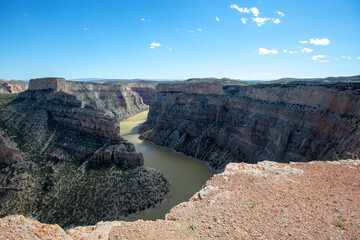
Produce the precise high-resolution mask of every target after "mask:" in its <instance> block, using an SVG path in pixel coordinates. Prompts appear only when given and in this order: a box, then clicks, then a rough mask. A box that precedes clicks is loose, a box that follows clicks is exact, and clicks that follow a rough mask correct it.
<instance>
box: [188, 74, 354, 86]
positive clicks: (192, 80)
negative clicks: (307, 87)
mask: <svg viewBox="0 0 360 240" xmlns="http://www.w3.org/2000/svg"><path fill="white" fill-rule="evenodd" d="M185 82H190V83H205V82H206V83H218V84H221V85H238V86H249V85H255V84H287V83H292V84H306V83H354V82H360V75H356V76H349V77H343V76H342V77H327V78H282V79H278V80H272V81H261V80H253V81H250V80H235V79H230V78H211V77H209V78H190V79H188V80H186V81H185Z"/></svg>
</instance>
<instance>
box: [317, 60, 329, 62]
mask: <svg viewBox="0 0 360 240" xmlns="http://www.w3.org/2000/svg"><path fill="white" fill-rule="evenodd" d="M319 62H329V60H319Z"/></svg>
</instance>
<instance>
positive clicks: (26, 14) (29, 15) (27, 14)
mask: <svg viewBox="0 0 360 240" xmlns="http://www.w3.org/2000/svg"><path fill="white" fill-rule="evenodd" d="M24 16H25V17H32V15H31V14H29V13H24Z"/></svg>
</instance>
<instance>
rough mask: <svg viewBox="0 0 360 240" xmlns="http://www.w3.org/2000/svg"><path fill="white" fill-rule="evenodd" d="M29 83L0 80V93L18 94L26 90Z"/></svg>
mask: <svg viewBox="0 0 360 240" xmlns="http://www.w3.org/2000/svg"><path fill="white" fill-rule="evenodd" d="M28 86H29V82H25V81H20V80H10V81H6V80H4V79H0V93H20V92H24V91H26V90H27V89H28Z"/></svg>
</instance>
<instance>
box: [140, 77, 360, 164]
mask: <svg viewBox="0 0 360 240" xmlns="http://www.w3.org/2000/svg"><path fill="white" fill-rule="evenodd" d="M359 89H360V84H359V83H346V84H345V83H344V84H258V85H253V86H248V87H241V86H221V85H218V84H210V83H200V84H198V83H168V84H159V85H158V86H157V93H156V97H155V99H154V100H153V102H152V104H151V107H150V112H149V115H148V119H147V121H146V122H145V124H144V125H143V126H142V127H141V128H140V132H141V137H142V138H143V139H146V140H149V141H152V142H154V143H155V144H157V145H161V146H165V147H168V148H171V149H174V150H175V151H178V152H182V153H184V154H186V155H188V156H191V157H194V158H196V159H198V160H201V161H203V162H204V163H206V164H207V165H208V166H209V167H210V168H211V169H214V170H218V171H221V170H223V169H224V168H225V166H226V164H228V163H229V162H247V163H256V162H259V161H263V160H271V161H276V162H290V161H300V162H306V161H311V160H338V159H344V158H345V159H346V158H353V159H358V158H359V157H360V128H359V123H360V121H359V118H360V91H359Z"/></svg>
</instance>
